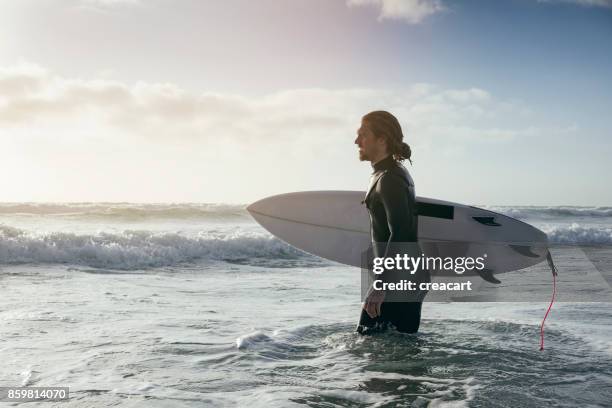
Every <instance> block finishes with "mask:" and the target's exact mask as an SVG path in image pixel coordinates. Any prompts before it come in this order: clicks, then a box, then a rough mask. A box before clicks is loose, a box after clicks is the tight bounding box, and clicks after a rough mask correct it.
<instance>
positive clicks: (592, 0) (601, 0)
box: [538, 0, 612, 7]
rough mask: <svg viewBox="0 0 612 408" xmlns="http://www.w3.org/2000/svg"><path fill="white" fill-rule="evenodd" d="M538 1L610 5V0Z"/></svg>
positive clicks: (611, 2) (543, 0) (611, 1)
mask: <svg viewBox="0 0 612 408" xmlns="http://www.w3.org/2000/svg"><path fill="white" fill-rule="evenodd" d="M538 2H540V3H574V4H578V5H580V6H587V7H612V0H538Z"/></svg>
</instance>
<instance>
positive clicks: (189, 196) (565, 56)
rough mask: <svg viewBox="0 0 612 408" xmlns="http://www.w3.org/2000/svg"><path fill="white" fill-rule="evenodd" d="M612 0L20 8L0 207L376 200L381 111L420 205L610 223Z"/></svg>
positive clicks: (1, 129)
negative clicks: (598, 210)
mask: <svg viewBox="0 0 612 408" xmlns="http://www.w3.org/2000/svg"><path fill="white" fill-rule="evenodd" d="M611 44H612V1H611V0H546V1H543V0H507V1H506V0H504V1H494V2H492V1H489V0H482V1H477V0H474V1H470V0H467V1H451V0H274V1H272V0H257V1H253V0H224V1H190V0H180V1H169V0H150V1H147V0H63V1H61V0H14V1H9V0H6V1H3V2H2V4H1V5H0V174H2V177H1V178H0V201H3V202H23V201H34V202H89V201H104V202H224V203H249V202H252V201H255V200H257V199H260V198H263V197H266V196H269V195H272V194H279V193H283V192H290V191H302V190H365V188H366V186H367V184H368V179H369V176H370V173H371V167H370V166H369V163H367V162H359V160H358V153H357V148H356V146H355V145H354V144H353V142H354V139H355V132H356V130H357V128H358V127H359V125H360V118H361V116H363V115H364V114H365V113H367V112H369V111H371V110H379V109H384V110H388V111H390V112H392V113H393V114H395V115H396V116H397V118H398V119H399V121H400V123H401V125H402V129H403V132H404V140H405V141H406V142H407V143H409V144H410V145H411V147H412V151H413V162H414V163H413V165H412V166H411V165H409V164H408V165H407V167H408V169H409V171H410V172H411V174H412V176H413V178H414V180H415V183H416V190H417V195H419V196H424V197H432V198H437V199H442V200H449V201H457V202H461V203H465V204H472V205H586V206H612V188H610V186H611V185H612V161H611V159H610V158H611V157H612V118H611V116H612V115H611V114H612V109H611V108H612V92H610V91H611V90H612V46H611Z"/></svg>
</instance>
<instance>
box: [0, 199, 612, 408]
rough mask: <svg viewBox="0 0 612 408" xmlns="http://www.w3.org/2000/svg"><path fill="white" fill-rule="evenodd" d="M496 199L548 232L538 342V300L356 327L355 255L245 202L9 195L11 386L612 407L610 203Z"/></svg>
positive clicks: (295, 401) (5, 358) (304, 402)
mask: <svg viewBox="0 0 612 408" xmlns="http://www.w3.org/2000/svg"><path fill="white" fill-rule="evenodd" d="M489 209H491V210H494V211H497V212H501V213H504V214H507V215H509V216H512V217H515V218H519V219H521V220H524V221H526V222H528V223H531V224H533V225H534V226H536V227H538V228H540V229H542V230H543V231H545V232H546V233H547V234H548V235H549V239H550V242H551V244H552V248H551V252H552V254H553V257H554V258H555V263H556V265H557V267H558V270H559V276H558V282H557V289H558V292H559V298H560V302H558V303H556V304H554V305H553V308H552V311H551V313H550V315H549V316H548V320H547V321H546V330H545V336H546V337H545V340H546V343H545V349H544V351H540V350H539V335H540V324H541V321H542V318H543V316H544V313H545V312H546V309H547V307H548V301H545V300H544V299H537V301H533V302H529V301H520V302H519V301H514V302H513V301H505V302H487V303H482V302H441V303H435V302H426V303H425V304H424V306H423V320H422V324H421V330H420V332H419V333H418V334H416V335H410V334H401V333H397V332H392V331H391V332H388V333H384V334H378V335H373V336H365V337H364V336H360V335H358V334H357V333H355V325H356V321H357V319H358V316H359V312H360V293H359V292H360V273H359V270H356V269H355V268H351V267H347V266H344V265H339V264H337V263H333V262H330V261H327V260H324V259H320V258H317V257H315V256H312V255H309V254H305V253H303V252H301V251H299V250H297V249H294V248H292V247H290V246H289V245H287V244H285V243H283V242H281V241H279V240H277V239H275V238H274V237H272V236H271V235H270V234H269V233H267V232H266V231H265V230H263V229H262V228H261V227H259V226H258V225H257V224H256V223H255V222H254V221H253V220H252V219H251V218H250V216H249V215H248V213H247V212H246V210H245V206H244V205H227V204H146V205H145V204H130V203H71V204H62V203H47V204H34V203H4V204H0V293H1V296H0V322H1V324H0V361H1V363H2V364H1V365H0V387H1V386H4V387H13V386H38V387H42V386H56V387H59V386H67V387H70V399H69V400H68V401H64V402H39V403H28V405H27V406H38V405H40V406H44V407H50V406H61V407H70V406H78V407H81V406H93V407H97V406H100V407H102V406H121V407H201V406H207V407H208V406H210V407H217V406H219V407H225V406H232V407H233V406H249V407H259V406H261V407H292V406H296V407H297V406H307V407H374V406H375V407H413V406H414V407H426V406H429V407H437V406H449V407H464V406H465V407H518V406H520V407H541V406H562V407H576V406H590V407H598V406H601V407H604V406H609V404H610V401H612V325H611V324H610V323H612V310H611V308H610V306H611V303H610V302H612V298H611V297H610V296H609V290H610V284H611V283H612V279H611V276H612V272H611V269H612V267H611V265H612V250H611V248H612V207H525V206H523V207H489ZM534 268H536V269H534V271H531V272H532V273H537V274H539V275H538V276H541V278H542V279H541V281H539V283H538V284H539V285H542V288H543V290H545V291H547V292H549V291H551V290H552V282H551V275H550V271H548V270H547V269H546V267H545V265H539V266H537V267H534ZM538 268H539V269H538ZM528 272H529V271H528ZM517 274H519V273H517ZM505 276H508V277H511V276H518V275H513V273H510V274H505V275H504V277H505ZM586 277H590V278H589V279H591V278H593V277H597V279H598V280H595V281H596V285H591V286H588V287H587V286H585V287H581V286H578V284H579V283H580V282H581V281H585V280H588V279H586ZM593 279H594V278H593ZM593 279H591V281H592V282H595V281H594V280H593ZM502 281H504V279H502ZM506 282H512V278H510V279H509V281H508V280H506ZM507 286H509V287H511V286H512V285H511V283H510V284H507ZM564 296H565V297H564ZM564 299H565V300H564ZM566 300H567V301H566ZM5 404H6V405H7V406H11V405H15V406H16V405H18V404H17V403H5Z"/></svg>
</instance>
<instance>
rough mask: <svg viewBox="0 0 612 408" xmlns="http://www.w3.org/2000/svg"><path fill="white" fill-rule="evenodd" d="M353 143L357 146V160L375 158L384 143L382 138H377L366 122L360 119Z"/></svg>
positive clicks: (383, 146)
mask: <svg viewBox="0 0 612 408" xmlns="http://www.w3.org/2000/svg"><path fill="white" fill-rule="evenodd" d="M355 144H356V145H357V146H359V160H361V161H373V160H377V159H378V158H379V157H380V155H381V152H382V151H384V149H385V145H384V142H383V139H382V138H377V137H376V136H375V135H374V133H372V131H371V130H370V128H369V127H368V124H367V122H364V121H361V127H360V128H359V129H357V138H356V139H355Z"/></svg>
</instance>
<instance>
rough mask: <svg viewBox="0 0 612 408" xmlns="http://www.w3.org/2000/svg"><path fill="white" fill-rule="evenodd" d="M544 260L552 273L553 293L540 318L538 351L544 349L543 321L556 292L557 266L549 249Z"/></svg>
mask: <svg viewBox="0 0 612 408" xmlns="http://www.w3.org/2000/svg"><path fill="white" fill-rule="evenodd" d="M546 260H547V261H548V265H549V266H550V270H551V271H552V275H553V293H552V298H551V299H550V305H548V310H547V311H546V314H545V315H544V319H542V325H541V326H540V351H543V350H544V322H546V318H547V317H548V314H549V313H550V309H552V305H553V303H554V301H555V295H556V294H557V268H556V267H555V264H554V263H553V260H552V256H551V255H550V251H548V254H547V255H546Z"/></svg>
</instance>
